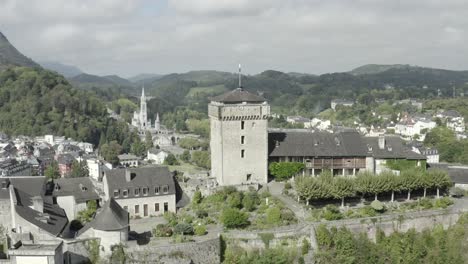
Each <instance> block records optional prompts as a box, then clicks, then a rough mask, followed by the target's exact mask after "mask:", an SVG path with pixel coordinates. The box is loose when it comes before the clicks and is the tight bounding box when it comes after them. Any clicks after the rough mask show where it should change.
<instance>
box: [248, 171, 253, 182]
mask: <svg viewBox="0 0 468 264" xmlns="http://www.w3.org/2000/svg"><path fill="white" fill-rule="evenodd" d="M251 179H252V174H250V173H249V174H247V181H250V180H251Z"/></svg>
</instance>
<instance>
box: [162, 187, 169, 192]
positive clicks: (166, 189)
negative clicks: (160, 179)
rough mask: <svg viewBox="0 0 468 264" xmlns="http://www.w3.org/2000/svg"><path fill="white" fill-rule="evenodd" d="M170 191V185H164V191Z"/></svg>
mask: <svg viewBox="0 0 468 264" xmlns="http://www.w3.org/2000/svg"><path fill="white" fill-rule="evenodd" d="M168 192H169V186H167V185H164V186H163V193H168Z"/></svg>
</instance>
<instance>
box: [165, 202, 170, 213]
mask: <svg viewBox="0 0 468 264" xmlns="http://www.w3.org/2000/svg"><path fill="white" fill-rule="evenodd" d="M167 211H169V204H168V203H167V202H166V203H164V212H167Z"/></svg>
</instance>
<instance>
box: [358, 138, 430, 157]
mask: <svg viewBox="0 0 468 264" xmlns="http://www.w3.org/2000/svg"><path fill="white" fill-rule="evenodd" d="M363 141H364V144H366V145H367V147H368V151H369V154H370V156H373V157H374V158H376V159H413V160H425V159H427V158H426V156H424V155H421V154H419V153H416V152H414V151H412V150H411V148H410V147H408V146H406V145H405V144H404V141H403V139H401V138H400V137H398V136H385V147H384V148H383V149H380V148H379V137H364V138H363ZM371 149H372V150H371Z"/></svg>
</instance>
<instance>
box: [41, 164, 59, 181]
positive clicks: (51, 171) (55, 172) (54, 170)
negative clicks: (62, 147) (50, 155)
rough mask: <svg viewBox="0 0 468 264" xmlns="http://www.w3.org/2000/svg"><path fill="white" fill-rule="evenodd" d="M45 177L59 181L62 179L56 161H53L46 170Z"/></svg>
mask: <svg viewBox="0 0 468 264" xmlns="http://www.w3.org/2000/svg"><path fill="white" fill-rule="evenodd" d="M44 175H45V176H46V178H47V179H49V180H50V179H52V180H53V179H58V178H60V171H59V167H58V164H57V162H56V161H53V162H52V163H51V164H49V166H47V168H46V170H45V171H44Z"/></svg>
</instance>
